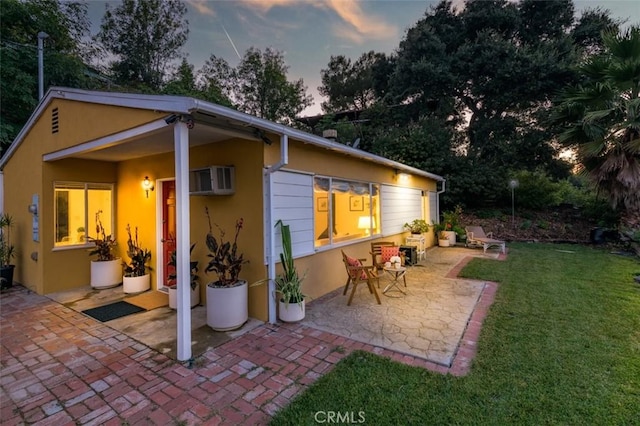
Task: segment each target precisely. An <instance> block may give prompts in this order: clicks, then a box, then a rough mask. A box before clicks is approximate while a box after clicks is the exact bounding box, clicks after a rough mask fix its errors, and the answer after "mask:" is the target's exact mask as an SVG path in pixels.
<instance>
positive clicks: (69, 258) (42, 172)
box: [3, 99, 159, 294]
mask: <svg viewBox="0 0 640 426" xmlns="http://www.w3.org/2000/svg"><path fill="white" fill-rule="evenodd" d="M53 108H58V117H59V131H58V133H52V130H51V111H52V110H53ZM123 112H124V113H123ZM158 117H159V115H158V113H156V112H153V111H146V110H138V109H131V108H118V107H111V106H104V105H91V106H88V105H87V104H84V103H79V102H74V101H68V100H64V99H54V100H53V101H52V102H51V103H50V104H49V105H48V106H47V107H46V108H45V109H44V111H43V113H42V115H41V116H40V119H39V120H37V121H36V122H35V123H34V125H33V126H32V128H31V129H30V130H29V132H28V133H27V134H26V135H25V137H24V139H23V140H22V142H21V145H20V146H19V148H18V149H17V150H16V151H15V152H14V153H13V156H12V157H11V159H10V161H9V162H8V163H7V164H6V165H5V168H4V170H3V173H4V204H5V205H4V207H5V211H6V212H7V213H9V214H10V215H12V216H13V217H14V218H15V220H16V226H15V228H14V232H13V235H12V240H13V242H14V245H15V246H16V258H15V259H14V263H15V264H16V269H15V276H14V279H15V281H16V282H18V283H21V284H23V285H24V286H26V287H27V288H29V289H31V290H34V291H36V292H38V293H41V294H46V293H51V292H54V291H60V290H65V289H69V288H74V287H77V286H79V285H87V284H88V283H89V278H88V277H89V270H90V264H89V262H88V256H87V252H86V250H84V249H77V248H76V249H71V250H58V251H54V250H53V232H54V231H53V182H54V181H55V180H75V179H80V178H83V181H88V182H115V178H116V175H115V167H116V166H115V165H114V164H109V163H99V162H87V161H79V162H77V161H76V160H65V161H64V162H63V161H60V162H52V163H44V164H43V165H42V167H40V162H41V161H42V157H43V155H45V154H47V153H51V152H54V151H57V150H60V149H63V148H68V147H71V146H74V145H77V144H79V143H83V142H86V141H88V140H91V139H95V138H98V137H101V136H104V135H108V134H112V133H114V132H117V131H122V130H124V129H128V128H131V127H135V126H138V125H141V124H144V123H147V122H150V121H152V120H154V119H157V118H158ZM69 161H71V162H69ZM33 194H38V196H39V197H40V214H39V221H40V241H39V242H35V241H33V239H32V232H31V229H32V215H31V214H30V213H28V211H27V206H28V205H29V204H31V197H32V195H33ZM32 254H34V256H37V261H34V260H32V258H31V256H32ZM69 271H77V272H73V273H70V272H69ZM45 280H46V285H45Z"/></svg>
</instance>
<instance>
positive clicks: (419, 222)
mask: <svg viewBox="0 0 640 426" xmlns="http://www.w3.org/2000/svg"><path fill="white" fill-rule="evenodd" d="M403 228H404V229H406V230H407V231H409V232H411V233H412V234H423V233H425V232H429V224H428V223H427V221H426V220H424V219H414V220H413V221H411V222H409V223H405V224H404V225H403Z"/></svg>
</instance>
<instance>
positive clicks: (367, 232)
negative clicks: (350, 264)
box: [313, 177, 380, 247]
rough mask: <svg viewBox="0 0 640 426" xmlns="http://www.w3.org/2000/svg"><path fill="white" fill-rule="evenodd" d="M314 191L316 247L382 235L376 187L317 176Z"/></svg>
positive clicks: (377, 189)
mask: <svg viewBox="0 0 640 426" xmlns="http://www.w3.org/2000/svg"><path fill="white" fill-rule="evenodd" d="M313 192H314V205H315V212H316V216H315V235H316V238H315V246H316V247H322V246H327V245H330V244H337V243H342V242H345V241H350V240H356V239H359V238H368V237H370V236H371V235H376V234H379V233H380V202H379V197H380V196H379V193H380V190H379V186H378V185H377V184H370V183H363V182H352V181H346V180H342V179H334V178H328V177H316V178H314V191H313Z"/></svg>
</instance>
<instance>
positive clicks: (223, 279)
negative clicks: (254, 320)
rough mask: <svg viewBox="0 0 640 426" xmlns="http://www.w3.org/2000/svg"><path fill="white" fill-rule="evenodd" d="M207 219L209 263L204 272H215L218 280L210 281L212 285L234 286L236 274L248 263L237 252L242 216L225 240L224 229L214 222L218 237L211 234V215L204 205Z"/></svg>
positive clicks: (236, 280) (236, 279)
mask: <svg viewBox="0 0 640 426" xmlns="http://www.w3.org/2000/svg"><path fill="white" fill-rule="evenodd" d="M205 212H206V214H207V219H208V220H209V232H208V233H207V238H206V242H207V249H209V254H208V255H207V256H208V257H210V258H211V260H209V264H208V265H207V267H206V268H205V270H204V271H205V272H215V273H216V274H217V275H218V281H216V282H213V283H210V284H209V285H210V286H212V287H234V286H235V285H236V283H237V282H238V275H240V271H241V270H242V265H244V264H245V263H248V262H249V261H248V260H245V259H244V254H242V253H238V235H239V234H240V230H241V229H242V226H243V225H244V220H243V219H242V218H240V219H238V220H237V221H236V234H235V237H234V239H233V244H231V241H225V240H224V236H225V231H224V230H223V229H222V228H221V227H220V226H219V225H218V224H215V225H216V227H217V228H218V230H219V232H220V237H219V239H216V237H215V236H214V235H213V228H212V226H211V217H210V216H209V208H208V207H205Z"/></svg>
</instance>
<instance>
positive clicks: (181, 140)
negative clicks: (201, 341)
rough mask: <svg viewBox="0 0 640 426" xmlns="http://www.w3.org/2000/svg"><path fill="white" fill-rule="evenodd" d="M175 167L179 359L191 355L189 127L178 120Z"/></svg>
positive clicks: (176, 124) (182, 359)
mask: <svg viewBox="0 0 640 426" xmlns="http://www.w3.org/2000/svg"><path fill="white" fill-rule="evenodd" d="M173 139H174V151H175V167H176V172H175V174H176V275H177V287H178V291H177V296H178V306H177V308H178V309H177V314H176V315H177V316H178V329H177V337H178V342H177V352H178V361H188V360H189V359H191V293H190V292H191V285H190V284H191V283H190V281H191V271H190V266H191V265H190V261H191V260H190V255H189V248H190V245H191V242H190V234H191V232H190V226H189V220H190V219H189V129H188V128H187V125H186V124H185V123H183V122H181V121H177V122H176V123H175V125H174V128H173Z"/></svg>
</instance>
